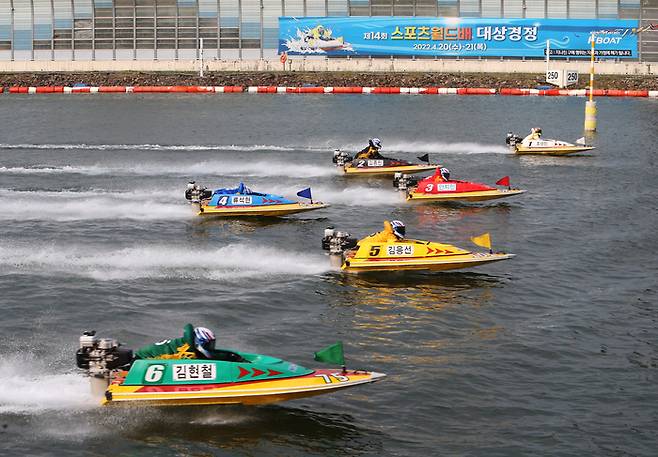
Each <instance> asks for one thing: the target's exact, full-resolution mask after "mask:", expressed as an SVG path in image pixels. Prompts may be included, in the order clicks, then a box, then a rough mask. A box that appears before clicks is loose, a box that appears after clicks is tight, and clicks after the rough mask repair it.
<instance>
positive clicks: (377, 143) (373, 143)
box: [368, 138, 382, 149]
mask: <svg viewBox="0 0 658 457" xmlns="http://www.w3.org/2000/svg"><path fill="white" fill-rule="evenodd" d="M368 142H369V143H370V146H373V147H375V148H377V149H381V148H382V140H380V139H379V138H371V139H370V140H368Z"/></svg>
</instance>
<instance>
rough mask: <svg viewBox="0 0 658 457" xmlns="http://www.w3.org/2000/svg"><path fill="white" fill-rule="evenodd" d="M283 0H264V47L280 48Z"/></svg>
mask: <svg viewBox="0 0 658 457" xmlns="http://www.w3.org/2000/svg"><path fill="white" fill-rule="evenodd" d="M282 15H283V14H282V4H281V0H263V48H265V49H277V50H278V48H279V16H282Z"/></svg>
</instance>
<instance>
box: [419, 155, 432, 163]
mask: <svg viewBox="0 0 658 457" xmlns="http://www.w3.org/2000/svg"><path fill="white" fill-rule="evenodd" d="M418 160H420V161H421V162H427V163H430V155H429V154H423V155H422V156H418Z"/></svg>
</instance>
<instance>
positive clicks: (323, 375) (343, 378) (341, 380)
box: [315, 373, 350, 384]
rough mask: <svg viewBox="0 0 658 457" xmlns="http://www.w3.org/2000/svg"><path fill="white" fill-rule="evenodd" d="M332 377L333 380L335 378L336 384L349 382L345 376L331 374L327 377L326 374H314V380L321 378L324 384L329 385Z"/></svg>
mask: <svg viewBox="0 0 658 457" xmlns="http://www.w3.org/2000/svg"><path fill="white" fill-rule="evenodd" d="M332 376H333V377H334V378H336V380H337V381H338V382H347V381H349V380H350V378H348V377H347V376H343V375H342V374H338V373H331V374H330V375H328V374H316V375H315V377H316V378H322V379H323V380H324V383H325V384H331V383H332V381H331V377H332Z"/></svg>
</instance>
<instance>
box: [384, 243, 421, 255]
mask: <svg viewBox="0 0 658 457" xmlns="http://www.w3.org/2000/svg"><path fill="white" fill-rule="evenodd" d="M386 253H387V254H388V255H389V256H404V255H407V256H410V255H414V247H413V246H412V245H410V244H389V245H388V246H386Z"/></svg>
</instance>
